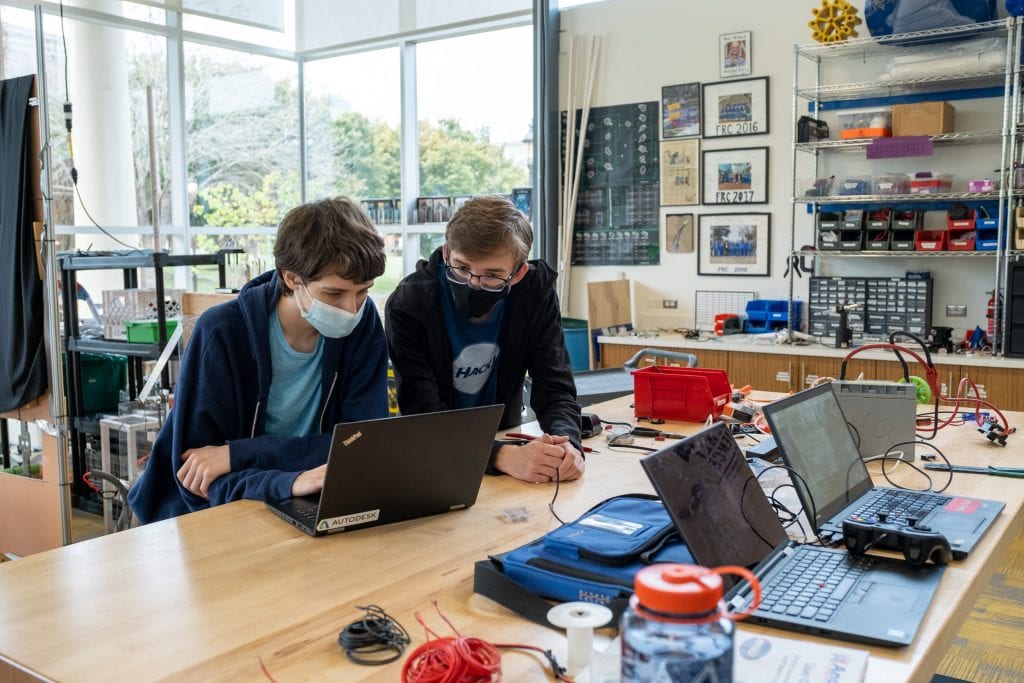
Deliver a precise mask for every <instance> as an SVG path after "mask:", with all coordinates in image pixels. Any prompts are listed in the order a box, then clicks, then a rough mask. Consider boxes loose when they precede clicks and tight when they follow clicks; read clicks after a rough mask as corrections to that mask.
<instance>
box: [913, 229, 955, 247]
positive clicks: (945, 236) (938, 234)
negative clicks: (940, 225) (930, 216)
mask: <svg viewBox="0 0 1024 683" xmlns="http://www.w3.org/2000/svg"><path fill="white" fill-rule="evenodd" d="M948 240H949V233H948V232H946V231H945V230H918V231H917V232H915V233H914V250H915V251H946V249H947V247H948V246H949V242H948Z"/></svg>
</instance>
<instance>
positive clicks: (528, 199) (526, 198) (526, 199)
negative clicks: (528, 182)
mask: <svg viewBox="0 0 1024 683" xmlns="http://www.w3.org/2000/svg"><path fill="white" fill-rule="evenodd" d="M512 203H513V204H515V205H516V208H517V209H519V210H520V211H522V212H523V213H524V214H525V215H526V217H527V218H530V217H532V216H533V214H532V213H531V212H532V210H533V188H532V187H514V188H512Z"/></svg>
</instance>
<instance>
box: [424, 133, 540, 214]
mask: <svg viewBox="0 0 1024 683" xmlns="http://www.w3.org/2000/svg"><path fill="white" fill-rule="evenodd" d="M419 129H420V194H421V195H423V196H430V195H442V196H443V195H457V194H481V193H485V192H509V191H511V190H512V188H513V187H519V186H521V185H525V184H526V182H527V170H526V169H525V168H524V167H522V166H519V165H517V164H515V163H513V162H512V161H510V160H508V159H506V158H505V155H504V150H503V149H502V148H501V147H500V146H498V145H495V144H494V143H492V142H491V139H490V132H489V131H488V130H487V129H486V128H484V129H482V130H480V131H478V132H477V133H473V132H472V131H468V130H466V129H464V128H462V126H461V125H460V124H459V122H458V121H456V120H454V119H441V120H440V121H439V122H438V123H437V125H436V126H435V125H432V124H431V123H430V122H429V121H421V122H420V125H419Z"/></svg>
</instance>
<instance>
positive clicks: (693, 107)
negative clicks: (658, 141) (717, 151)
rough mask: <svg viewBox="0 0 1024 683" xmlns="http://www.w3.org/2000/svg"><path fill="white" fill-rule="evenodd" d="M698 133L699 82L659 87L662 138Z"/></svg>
mask: <svg viewBox="0 0 1024 683" xmlns="http://www.w3.org/2000/svg"><path fill="white" fill-rule="evenodd" d="M695 135H700V83H682V84H680V85H666V86H663V87H662V89H661V137H662V139H663V140H671V139H673V138H686V137H693V136H695Z"/></svg>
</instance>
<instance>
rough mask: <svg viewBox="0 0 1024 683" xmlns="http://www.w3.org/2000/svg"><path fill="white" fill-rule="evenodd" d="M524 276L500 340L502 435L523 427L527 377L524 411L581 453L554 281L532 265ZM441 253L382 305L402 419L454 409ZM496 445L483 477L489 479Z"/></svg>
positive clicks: (539, 264)
mask: <svg viewBox="0 0 1024 683" xmlns="http://www.w3.org/2000/svg"><path fill="white" fill-rule="evenodd" d="M529 264H530V270H529V272H527V274H526V276H525V277H523V279H522V280H520V281H519V282H517V283H516V284H515V285H513V286H512V288H511V290H509V294H508V296H507V297H506V298H505V317H504V320H503V322H502V329H501V332H500V334H499V336H498V346H499V347H500V348H501V356H500V358H499V360H498V383H497V389H496V393H495V401H496V402H497V403H503V404H504V405H505V412H504V413H503V414H502V417H501V425H500V428H501V429H508V428H509V427H514V426H516V425H518V424H521V423H522V421H523V418H522V408H523V380H524V378H525V377H526V373H527V372H529V373H530V377H531V380H532V382H533V386H532V388H531V391H530V407H531V408H532V409H533V412H534V413H536V415H537V421H538V422H539V423H540V426H541V429H543V430H544V431H545V432H547V433H548V434H556V435H560V436H567V437H569V440H570V441H571V442H572V443H573V445H575V446H576V448H577V449H578V450H579V451H580V453H582V452H583V448H582V446H581V445H580V406H579V404H578V403H577V402H576V384H575V383H574V382H573V378H572V365H571V364H570V362H569V354H568V352H566V350H565V339H564V337H563V336H562V317H561V313H560V311H559V308H558V298H557V297H556V296H555V278H556V277H557V275H556V274H555V272H554V271H553V270H552V269H551V267H550V266H548V265H547V264H546V263H545V262H543V261H530V262H529ZM442 267H443V265H442V260H441V248H438V249H437V250H436V251H435V252H434V253H433V254H431V256H430V260H429V261H420V262H419V263H417V264H416V270H415V272H413V273H412V274H410V275H408V276H407V277H405V278H404V279H403V280H402V281H401V282H400V283H399V284H398V288H397V289H395V292H394V293H393V294H392V295H391V296H390V297H388V301H387V304H386V306H385V308H384V327H385V329H386V331H387V337H388V352H389V353H390V355H391V364H392V365H393V366H394V369H395V381H396V384H397V389H398V407H399V409H400V410H401V412H402V413H403V414H405V415H413V414H416V413H430V412H436V411H439V410H448V409H450V408H451V407H452V406H453V405H454V400H453V399H454V393H455V387H454V383H453V382H452V351H451V345H450V343H449V341H448V334H447V332H446V331H445V325H444V316H443V314H442V311H441V301H440V296H441V283H440V282H439V280H438V274H439V272H440V268H442ZM500 446H501V444H500V443H499V442H495V445H494V448H493V449H492V452H491V463H490V464H489V465H488V471H489V472H491V473H492V474H493V473H494V472H495V471H494V469H493V467H492V465H493V462H494V455H495V454H496V453H497V450H498V448H499V447H500Z"/></svg>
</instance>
